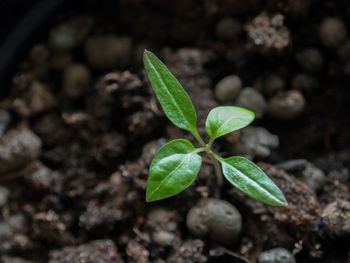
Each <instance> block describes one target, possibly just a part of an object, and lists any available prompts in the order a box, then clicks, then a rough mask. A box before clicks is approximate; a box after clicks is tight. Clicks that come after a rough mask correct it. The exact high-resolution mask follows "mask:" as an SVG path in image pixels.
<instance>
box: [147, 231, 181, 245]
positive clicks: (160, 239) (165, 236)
mask: <svg viewBox="0 0 350 263" xmlns="http://www.w3.org/2000/svg"><path fill="white" fill-rule="evenodd" d="M176 239H177V238H176V236H175V234H174V233H172V232H169V231H164V230H158V231H155V232H153V233H152V240H153V242H154V243H156V244H157V245H159V246H170V245H173V244H174V242H175V241H176Z"/></svg>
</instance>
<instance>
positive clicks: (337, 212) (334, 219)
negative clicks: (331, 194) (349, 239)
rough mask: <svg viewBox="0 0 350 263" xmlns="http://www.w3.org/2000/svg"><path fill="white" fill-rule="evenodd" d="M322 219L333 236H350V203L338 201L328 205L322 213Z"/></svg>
mask: <svg viewBox="0 0 350 263" xmlns="http://www.w3.org/2000/svg"><path fill="white" fill-rule="evenodd" d="M322 219H323V222H324V223H325V225H326V226H327V228H328V230H329V233H330V234H331V235H332V236H336V237H344V236H350V224H349V222H350V202H349V201H347V200H341V199H340V200H337V201H334V202H332V203H330V204H328V205H327V206H326V207H325V209H324V210H323V212H322Z"/></svg>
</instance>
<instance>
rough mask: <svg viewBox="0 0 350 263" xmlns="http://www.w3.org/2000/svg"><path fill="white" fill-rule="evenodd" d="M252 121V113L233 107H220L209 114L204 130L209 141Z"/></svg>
mask: <svg viewBox="0 0 350 263" xmlns="http://www.w3.org/2000/svg"><path fill="white" fill-rule="evenodd" d="M253 120H254V112H252V111H250V110H247V109H244V108H240V107H233V106H221V107H216V108H214V109H212V110H211V111H210V112H209V115H208V117H207V121H206V123H205V129H206V130H207V133H208V134H209V135H210V137H211V140H215V139H216V138H218V137H220V136H223V135H225V134H227V133H230V132H233V131H235V130H238V129H241V128H243V127H245V126H247V125H248V124H249V123H251V122H252V121H253Z"/></svg>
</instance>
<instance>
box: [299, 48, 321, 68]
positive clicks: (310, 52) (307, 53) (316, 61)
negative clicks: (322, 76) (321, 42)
mask: <svg viewBox="0 0 350 263" xmlns="http://www.w3.org/2000/svg"><path fill="white" fill-rule="evenodd" d="M295 58H296V60H297V62H298V64H299V65H300V66H301V67H302V68H303V69H304V70H306V71H308V72H317V71H319V70H320V69H322V67H323V56H322V53H321V52H320V51H319V50H318V49H316V48H307V49H304V50H302V51H300V52H298V53H297V54H296V57H295Z"/></svg>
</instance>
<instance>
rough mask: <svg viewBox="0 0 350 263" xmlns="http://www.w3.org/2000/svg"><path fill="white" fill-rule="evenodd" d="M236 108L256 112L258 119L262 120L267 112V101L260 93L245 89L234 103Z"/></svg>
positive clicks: (248, 88)
mask: <svg viewBox="0 0 350 263" xmlns="http://www.w3.org/2000/svg"><path fill="white" fill-rule="evenodd" d="M234 104H235V105H236V106H239V107H243V108H247V109H249V110H252V111H254V112H255V116H256V117H257V118H261V117H262V116H263V115H264V113H265V110H266V101H265V99H264V97H263V96H262V95H261V93H260V92H258V91H256V90H255V89H253V88H250V87H247V88H244V89H243V90H242V91H241V93H240V94H239V96H238V98H237V100H236V101H235V103H234Z"/></svg>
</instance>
